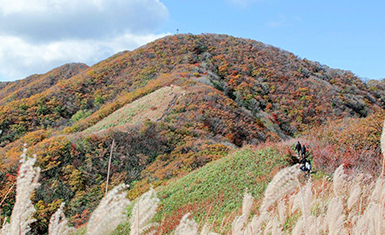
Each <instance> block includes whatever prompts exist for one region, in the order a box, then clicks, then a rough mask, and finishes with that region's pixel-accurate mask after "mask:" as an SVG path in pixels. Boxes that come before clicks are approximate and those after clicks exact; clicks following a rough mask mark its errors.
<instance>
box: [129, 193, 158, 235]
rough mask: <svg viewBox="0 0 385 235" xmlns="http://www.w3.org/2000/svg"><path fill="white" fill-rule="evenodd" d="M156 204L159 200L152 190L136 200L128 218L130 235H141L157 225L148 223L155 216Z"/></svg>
mask: <svg viewBox="0 0 385 235" xmlns="http://www.w3.org/2000/svg"><path fill="white" fill-rule="evenodd" d="M158 203H159V199H158V198H157V196H156V192H155V190H154V189H152V188H151V189H150V190H149V191H148V192H147V193H145V194H143V195H142V196H141V197H140V198H139V199H138V202H137V203H136V204H135V205H134V208H133V209H132V215H131V218H130V224H131V226H130V234H131V235H140V234H143V233H145V232H146V231H148V230H150V229H151V228H153V227H156V226H158V225H159V224H157V223H149V222H150V221H151V219H152V218H153V217H154V215H155V214H156V209H157V208H158Z"/></svg>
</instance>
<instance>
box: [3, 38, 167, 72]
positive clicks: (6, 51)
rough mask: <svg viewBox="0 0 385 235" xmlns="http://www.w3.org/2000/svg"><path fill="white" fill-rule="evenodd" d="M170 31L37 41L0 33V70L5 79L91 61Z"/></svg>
mask: <svg viewBox="0 0 385 235" xmlns="http://www.w3.org/2000/svg"><path fill="white" fill-rule="evenodd" d="M163 36H166V34H161V35H159V34H147V35H133V34H124V35H121V36H118V37H114V38H111V39H109V40H96V39H89V40H63V41H54V42H49V43H44V44H33V43H31V42H29V41H24V40H22V39H20V38H18V37H12V36H0V42H1V44H0V71H1V75H2V76H3V77H4V80H15V79H21V78H24V77H27V76H29V75H31V74H35V73H44V72H47V71H49V70H51V69H53V68H55V67H58V66H60V65H63V64H65V63H68V62H82V63H86V64H88V65H92V64H94V63H97V62H99V61H101V60H103V59H106V58H107V57H109V56H111V55H113V54H115V53H117V52H120V51H123V50H131V49H134V48H137V47H139V46H141V45H143V44H145V43H148V42H151V41H153V40H155V39H157V38H159V37H163Z"/></svg>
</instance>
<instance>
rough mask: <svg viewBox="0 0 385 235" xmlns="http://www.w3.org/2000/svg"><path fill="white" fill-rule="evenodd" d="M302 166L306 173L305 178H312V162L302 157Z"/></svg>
mask: <svg viewBox="0 0 385 235" xmlns="http://www.w3.org/2000/svg"><path fill="white" fill-rule="evenodd" d="M301 164H302V166H301V167H300V168H301V170H302V171H303V172H305V176H310V172H311V162H310V161H309V160H308V159H307V158H306V157H302V159H301Z"/></svg>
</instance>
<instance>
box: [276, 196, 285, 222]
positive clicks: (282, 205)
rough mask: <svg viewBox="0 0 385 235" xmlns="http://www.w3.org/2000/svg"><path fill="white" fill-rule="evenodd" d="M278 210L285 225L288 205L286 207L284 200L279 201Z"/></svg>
mask: <svg viewBox="0 0 385 235" xmlns="http://www.w3.org/2000/svg"><path fill="white" fill-rule="evenodd" d="M277 210H278V215H279V221H280V222H281V223H284V222H285V221H286V218H287V213H286V205H285V201H284V200H281V201H279V203H278V206H277Z"/></svg>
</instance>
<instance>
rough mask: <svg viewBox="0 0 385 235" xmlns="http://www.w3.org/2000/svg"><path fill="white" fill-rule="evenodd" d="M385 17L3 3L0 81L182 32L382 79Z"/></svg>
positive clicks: (378, 12)
mask: <svg viewBox="0 0 385 235" xmlns="http://www.w3.org/2000/svg"><path fill="white" fill-rule="evenodd" d="M384 9H385V3H384V2H383V1H379V0H376V1H370V0H369V1H362V0H361V1H357V0H350V1H346V0H339V1H336V0H334V1H331V0H322V1H321V0H318V1H315V0H308V1H305V0H302V1H299V0H212V1H209V0H206V1H203V0H82V1H78V0H66V1H56V0H0V81H12V80H16V79H22V78H25V77H27V76H29V75H32V74H36V73H45V72H47V71H49V70H51V69H53V68H55V67H57V66H60V65H62V64H64V63H70V62H83V63H86V64H88V65H92V64H94V63H97V62H99V61H101V60H103V59H105V58H107V57H109V56H111V55H113V54H115V53H117V52H119V51H122V50H133V49H135V48H137V47H139V46H141V45H143V44H146V43H148V42H150V41H153V40H155V39H157V38H160V37H164V36H165V35H169V34H174V33H176V30H177V29H179V32H180V33H193V34H201V33H220V34H228V35H232V36H235V37H242V38H249V39H253V40H257V41H261V42H263V43H266V44H270V45H273V46H276V47H279V48H281V49H284V50H287V51H290V52H293V53H294V54H296V55H298V56H300V57H301V58H307V59H310V60H314V61H318V62H320V63H322V64H326V65H328V66H329V67H332V68H340V69H346V70H350V71H352V72H353V73H355V74H356V75H358V76H360V77H362V78H363V79H380V78H385V66H383V64H384V59H383V55H384V54H385V44H384V39H385V10H384Z"/></svg>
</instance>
